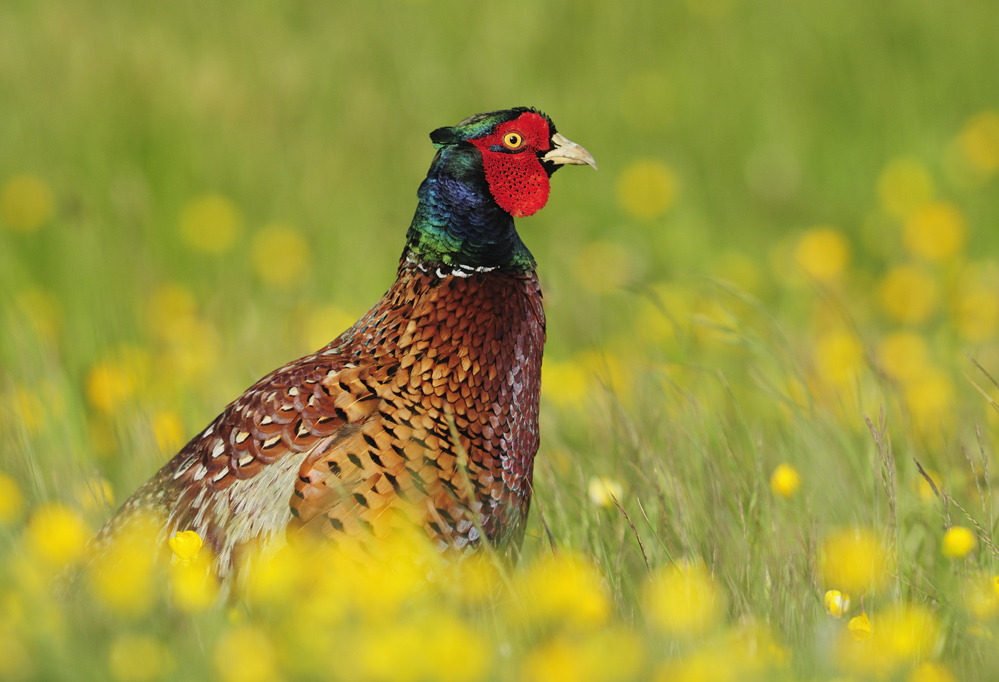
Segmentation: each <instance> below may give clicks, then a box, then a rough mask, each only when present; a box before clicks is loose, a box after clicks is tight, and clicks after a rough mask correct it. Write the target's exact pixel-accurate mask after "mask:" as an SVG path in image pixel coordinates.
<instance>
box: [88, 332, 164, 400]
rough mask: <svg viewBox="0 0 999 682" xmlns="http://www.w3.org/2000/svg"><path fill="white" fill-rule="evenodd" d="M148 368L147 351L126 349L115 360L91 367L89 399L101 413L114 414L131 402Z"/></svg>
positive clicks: (120, 351) (135, 348)
mask: <svg viewBox="0 0 999 682" xmlns="http://www.w3.org/2000/svg"><path fill="white" fill-rule="evenodd" d="M148 369H149V354H148V352H147V351H145V350H144V349H142V348H137V347H123V348H121V349H120V350H119V351H118V352H117V353H116V354H115V356H114V357H113V358H111V359H108V360H106V361H104V362H101V363H99V364H97V365H94V366H93V367H91V369H90V371H89V372H88V373H87V386H86V389H87V399H88V400H89V401H90V404H91V405H92V406H93V407H94V408H96V409H97V410H98V411H99V412H102V413H104V414H108V415H110V414H114V413H115V412H116V411H117V410H118V409H119V408H120V407H122V406H123V405H125V404H127V403H128V402H129V401H131V399H132V397H133V396H134V395H135V393H136V391H137V390H138V389H139V386H140V385H142V382H143V379H144V377H146V376H147V375H148Z"/></svg>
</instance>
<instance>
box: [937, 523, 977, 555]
mask: <svg viewBox="0 0 999 682" xmlns="http://www.w3.org/2000/svg"><path fill="white" fill-rule="evenodd" d="M977 546H978V536H977V535H975V531H973V530H971V529H970V528H965V527H964V526H951V527H950V528H948V529H947V532H946V533H944V536H943V543H942V544H941V545H940V550H941V551H942V552H943V554H944V556H947V557H950V558H951V559H963V558H964V557H966V556H968V554H969V553H970V552H971V551H972V550H973V549H975V547H977Z"/></svg>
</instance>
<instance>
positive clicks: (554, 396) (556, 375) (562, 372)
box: [541, 359, 591, 408]
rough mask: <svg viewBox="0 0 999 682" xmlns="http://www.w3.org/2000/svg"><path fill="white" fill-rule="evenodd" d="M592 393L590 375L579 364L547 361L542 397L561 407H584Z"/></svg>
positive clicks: (543, 368)
mask: <svg viewBox="0 0 999 682" xmlns="http://www.w3.org/2000/svg"><path fill="white" fill-rule="evenodd" d="M590 391H591V388H590V373H589V372H588V371H587V370H586V368H585V367H583V366H582V365H580V364H579V363H578V362H574V361H572V360H569V361H566V362H559V361H557V360H547V359H546V360H545V361H544V363H543V364H542V368H541V395H543V396H544V397H545V398H546V399H548V400H551V401H552V402H553V403H555V404H556V405H558V406H559V407H561V408H567V407H576V408H578V407H582V406H583V405H584V404H585V403H586V398H587V397H588V396H589V395H590Z"/></svg>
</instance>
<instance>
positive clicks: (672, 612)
mask: <svg viewBox="0 0 999 682" xmlns="http://www.w3.org/2000/svg"><path fill="white" fill-rule="evenodd" d="M645 606H646V608H647V610H648V611H647V613H648V616H649V618H650V620H651V621H652V623H653V624H655V625H656V626H657V627H659V628H661V629H662V630H663V631H665V632H667V633H668V634H671V635H674V636H691V637H696V636H699V635H702V634H704V633H705V632H707V631H709V630H711V629H712V628H714V626H715V625H716V624H717V623H718V621H719V620H720V619H721V616H722V613H723V612H724V610H725V595H724V594H723V593H722V592H721V590H720V589H719V588H718V585H717V584H716V583H715V581H714V579H713V578H712V577H711V575H710V574H709V573H708V571H707V569H706V568H705V567H704V566H703V565H701V564H700V563H684V564H677V565H674V566H668V567H665V568H663V569H660V570H659V571H658V572H657V573H656V574H655V575H654V576H652V578H651V579H650V581H649V583H648V584H647V585H646V587H645Z"/></svg>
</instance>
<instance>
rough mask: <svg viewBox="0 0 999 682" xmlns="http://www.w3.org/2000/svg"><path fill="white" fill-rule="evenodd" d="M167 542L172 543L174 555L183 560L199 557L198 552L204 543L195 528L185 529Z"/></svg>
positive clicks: (187, 560) (188, 560)
mask: <svg viewBox="0 0 999 682" xmlns="http://www.w3.org/2000/svg"><path fill="white" fill-rule="evenodd" d="M167 543H168V544H169V545H170V549H171V550H172V551H173V555H174V557H175V558H176V559H179V560H180V561H182V562H191V561H192V560H193V559H195V558H197V556H198V552H200V551H201V547H202V546H203V545H204V542H203V541H202V540H201V536H200V535H198V533H197V532H196V531H193V530H185V531H183V532H181V533H177V534H176V535H174V536H173V537H172V538H170V539H169V540H168V541H167Z"/></svg>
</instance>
